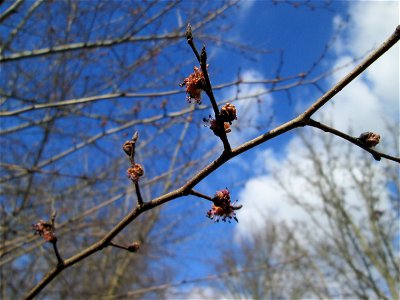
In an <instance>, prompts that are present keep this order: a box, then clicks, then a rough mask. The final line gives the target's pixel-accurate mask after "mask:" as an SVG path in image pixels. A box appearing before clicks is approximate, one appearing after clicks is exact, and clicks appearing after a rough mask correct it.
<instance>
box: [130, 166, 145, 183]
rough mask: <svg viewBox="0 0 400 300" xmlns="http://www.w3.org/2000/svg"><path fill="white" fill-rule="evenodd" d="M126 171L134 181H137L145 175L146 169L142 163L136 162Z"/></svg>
mask: <svg viewBox="0 0 400 300" xmlns="http://www.w3.org/2000/svg"><path fill="white" fill-rule="evenodd" d="M126 173H127V176H128V177H129V178H130V179H131V180H132V181H136V182H137V181H138V180H139V177H141V176H143V174H144V169H143V167H142V166H141V165H140V164H135V165H134V166H133V167H132V168H129V169H128V170H127V172H126Z"/></svg>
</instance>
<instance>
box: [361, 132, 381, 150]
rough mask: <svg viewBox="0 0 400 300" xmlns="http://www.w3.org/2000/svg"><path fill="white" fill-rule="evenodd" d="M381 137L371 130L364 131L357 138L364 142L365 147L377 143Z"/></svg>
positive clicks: (373, 145)
mask: <svg viewBox="0 0 400 300" xmlns="http://www.w3.org/2000/svg"><path fill="white" fill-rule="evenodd" d="M380 139H381V136H380V135H379V134H377V133H373V132H364V133H361V134H360V136H359V137H358V140H359V141H361V142H362V143H364V144H365V145H366V146H367V147H369V148H371V147H375V146H376V145H378V144H379V141H380Z"/></svg>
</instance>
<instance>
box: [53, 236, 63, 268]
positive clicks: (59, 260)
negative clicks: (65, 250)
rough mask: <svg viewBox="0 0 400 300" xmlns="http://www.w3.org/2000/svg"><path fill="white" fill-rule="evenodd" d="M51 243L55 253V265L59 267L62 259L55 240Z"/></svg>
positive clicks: (61, 264)
mask: <svg viewBox="0 0 400 300" xmlns="http://www.w3.org/2000/svg"><path fill="white" fill-rule="evenodd" d="M52 244H53V249H54V253H55V254H56V257H57V267H61V266H63V265H64V261H63V260H62V258H61V255H60V252H58V247H57V241H55V242H52Z"/></svg>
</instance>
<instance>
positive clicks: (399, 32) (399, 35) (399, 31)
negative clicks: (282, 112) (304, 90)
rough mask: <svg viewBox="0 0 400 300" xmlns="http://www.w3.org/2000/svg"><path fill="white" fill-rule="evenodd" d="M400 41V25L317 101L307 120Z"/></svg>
mask: <svg viewBox="0 0 400 300" xmlns="http://www.w3.org/2000/svg"><path fill="white" fill-rule="evenodd" d="M399 39H400V25H398V26H397V27H396V30H395V31H394V32H393V33H392V35H391V36H390V37H389V38H388V39H387V40H386V41H385V42H384V43H383V44H382V45H381V46H380V47H379V48H378V49H376V50H375V51H374V52H372V53H371V54H370V55H369V56H368V57H367V58H366V59H365V60H363V61H362V62H361V63H360V64H358V65H357V66H356V67H355V68H354V69H353V70H352V71H351V72H350V73H348V74H347V75H346V76H345V77H343V79H342V80H341V81H339V82H338V83H337V84H336V85H335V86H334V87H333V88H331V89H330V90H329V91H328V92H327V93H325V94H324V95H322V96H321V97H320V98H319V99H318V100H317V101H315V102H314V103H313V104H312V105H311V106H310V108H309V109H307V110H306V111H305V112H304V113H303V117H304V118H305V119H309V118H310V117H311V116H312V115H313V114H314V113H315V112H316V111H317V110H318V109H320V108H321V107H322V106H323V105H325V103H327V102H328V101H329V100H331V99H332V98H333V97H334V96H335V95H336V94H337V93H339V92H340V91H341V90H342V89H343V88H344V87H345V86H347V85H348V84H349V83H350V82H352V81H353V80H354V79H355V78H356V77H357V76H358V75H360V74H361V73H362V72H364V71H365V70H366V69H367V68H368V67H369V66H370V65H371V64H372V63H374V62H375V61H376V60H377V59H378V58H379V57H381V56H382V55H383V54H384V53H385V52H386V51H388V50H389V49H390V48H391V47H392V46H394V45H395V44H396V43H397V42H398V41H399Z"/></svg>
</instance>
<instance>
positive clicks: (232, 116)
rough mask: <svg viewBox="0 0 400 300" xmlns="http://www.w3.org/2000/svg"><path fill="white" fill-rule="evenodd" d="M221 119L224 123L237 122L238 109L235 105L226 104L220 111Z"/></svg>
mask: <svg viewBox="0 0 400 300" xmlns="http://www.w3.org/2000/svg"><path fill="white" fill-rule="evenodd" d="M220 114H221V118H222V120H223V121H224V122H229V124H232V121H233V120H237V116H236V107H235V105H233V104H230V103H227V104H225V105H224V106H223V107H222V108H221V111H220Z"/></svg>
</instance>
